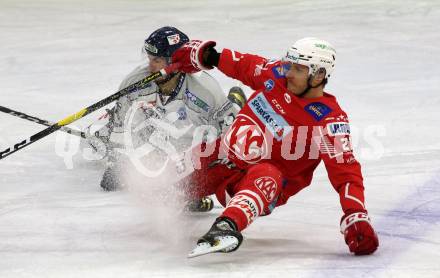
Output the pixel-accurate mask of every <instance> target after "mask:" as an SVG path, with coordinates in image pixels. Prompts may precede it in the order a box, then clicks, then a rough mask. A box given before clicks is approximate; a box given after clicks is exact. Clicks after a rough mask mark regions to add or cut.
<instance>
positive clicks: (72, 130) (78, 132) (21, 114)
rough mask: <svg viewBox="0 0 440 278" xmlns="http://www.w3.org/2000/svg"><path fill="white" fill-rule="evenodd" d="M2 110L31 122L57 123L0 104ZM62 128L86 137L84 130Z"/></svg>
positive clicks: (46, 124) (47, 124)
mask: <svg viewBox="0 0 440 278" xmlns="http://www.w3.org/2000/svg"><path fill="white" fill-rule="evenodd" d="M0 112H4V113H6V114H9V115H11V116H15V117H19V118H21V119H24V120H28V121H31V122H34V123H37V124H40V125H45V126H51V125H54V124H55V123H52V122H49V121H46V120H43V119H40V118H37V117H35V116H31V115H28V114H26V113H23V112H20V111H16V110H12V109H10V108H7V107H4V106H1V105H0ZM60 130H62V131H64V132H66V133H69V134H72V135H75V136H79V137H81V138H84V139H85V138H86V134H85V133H84V132H82V131H79V130H75V129H73V128H70V127H67V126H63V127H61V129H60Z"/></svg>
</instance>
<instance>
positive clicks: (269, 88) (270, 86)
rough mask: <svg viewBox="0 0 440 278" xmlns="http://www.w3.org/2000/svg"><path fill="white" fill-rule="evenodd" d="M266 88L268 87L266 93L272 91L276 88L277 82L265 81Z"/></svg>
mask: <svg viewBox="0 0 440 278" xmlns="http://www.w3.org/2000/svg"><path fill="white" fill-rule="evenodd" d="M264 87H266V91H271V90H272V89H273V87H275V82H273V80H272V79H268V80H266V81H264Z"/></svg>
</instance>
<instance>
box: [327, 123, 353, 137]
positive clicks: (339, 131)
mask: <svg viewBox="0 0 440 278" xmlns="http://www.w3.org/2000/svg"><path fill="white" fill-rule="evenodd" d="M327 132H328V134H329V135H330V136H337V135H350V125H349V124H348V123H344V122H336V123H329V124H327Z"/></svg>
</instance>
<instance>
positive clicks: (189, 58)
mask: <svg viewBox="0 0 440 278" xmlns="http://www.w3.org/2000/svg"><path fill="white" fill-rule="evenodd" d="M215 45H216V43H215V42H214V41H200V40H190V41H189V42H187V43H185V44H184V45H182V46H181V47H180V48H179V49H177V50H176V51H175V52H174V53H173V56H172V57H171V61H172V63H173V64H175V63H178V64H180V66H179V70H180V71H183V72H186V73H195V72H198V71H201V70H208V69H212V68H213V66H212V65H206V64H204V61H203V60H204V54H205V51H207V49H209V48H213V47H214V46H215Z"/></svg>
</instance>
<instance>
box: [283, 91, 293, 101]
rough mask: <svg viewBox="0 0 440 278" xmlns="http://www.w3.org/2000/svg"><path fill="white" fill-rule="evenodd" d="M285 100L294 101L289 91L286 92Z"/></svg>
mask: <svg viewBox="0 0 440 278" xmlns="http://www.w3.org/2000/svg"><path fill="white" fill-rule="evenodd" d="M284 100H285V101H286V102H287V103H291V102H292V97H291V96H290V95H289V93H284Z"/></svg>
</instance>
